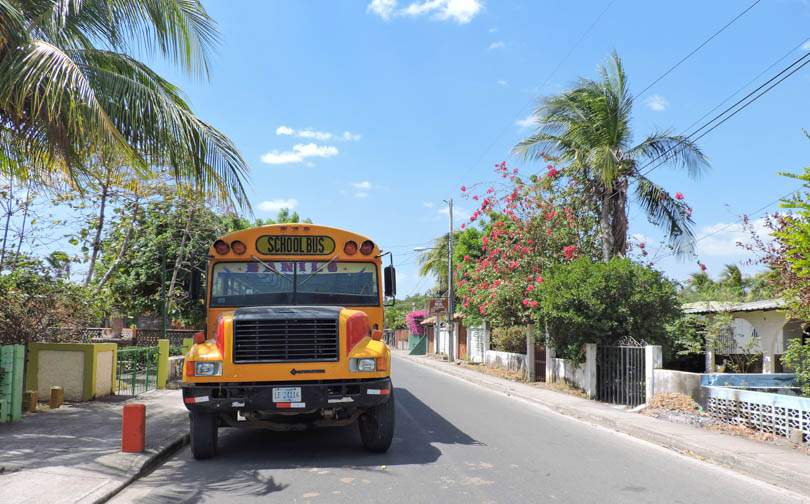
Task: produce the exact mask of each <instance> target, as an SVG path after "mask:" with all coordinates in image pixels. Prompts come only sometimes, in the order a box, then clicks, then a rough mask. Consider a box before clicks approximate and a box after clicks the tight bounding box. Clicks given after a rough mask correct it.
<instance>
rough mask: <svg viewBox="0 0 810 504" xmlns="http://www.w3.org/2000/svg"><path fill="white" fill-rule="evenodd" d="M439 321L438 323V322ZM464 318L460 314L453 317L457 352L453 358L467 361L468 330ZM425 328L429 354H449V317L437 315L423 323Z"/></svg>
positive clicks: (442, 314) (443, 314)
mask: <svg viewBox="0 0 810 504" xmlns="http://www.w3.org/2000/svg"><path fill="white" fill-rule="evenodd" d="M437 320H438V322H437ZM463 320H464V317H463V316H462V315H461V314H460V313H456V314H454V315H453V338H454V339H455V343H456V344H455V351H454V352H453V357H454V358H456V359H467V346H468V345H467V328H466V327H465V326H464V322H463ZM422 325H423V326H425V334H427V337H428V348H427V352H428V353H437V354H445V355H447V354H449V347H450V345H449V339H450V335H449V331H448V327H447V315H446V314H445V313H437V314H436V315H433V316H431V317H428V318H426V319H425V320H423V321H422Z"/></svg>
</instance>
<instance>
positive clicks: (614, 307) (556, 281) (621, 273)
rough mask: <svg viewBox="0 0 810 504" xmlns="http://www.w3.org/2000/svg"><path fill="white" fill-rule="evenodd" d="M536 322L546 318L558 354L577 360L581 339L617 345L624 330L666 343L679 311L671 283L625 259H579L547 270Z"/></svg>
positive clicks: (581, 343)
mask: <svg viewBox="0 0 810 504" xmlns="http://www.w3.org/2000/svg"><path fill="white" fill-rule="evenodd" d="M540 302H541V308H542V309H541V310H539V311H538V312H537V313H536V315H535V319H536V323H537V326H538V327H543V326H544V324H547V327H548V333H549V339H550V341H549V343H550V345H551V346H553V347H554V348H555V349H556V351H557V355H558V356H561V357H564V358H567V359H572V360H576V361H580V360H581V359H582V357H583V352H584V345H585V344H586V343H596V344H598V345H615V344H616V343H617V342H618V341H619V340H620V339H622V338H623V337H625V336H630V337H632V338H634V339H636V340H638V341H642V340H643V341H645V342H647V343H648V344H661V345H667V342H668V339H667V331H666V327H667V325H668V324H670V323H672V322H674V321H675V320H676V319H677V318H678V317H679V316H680V303H679V302H678V300H677V297H676V290H675V285H674V284H673V283H672V282H670V281H669V280H667V279H666V278H664V276H663V275H662V274H661V272H659V271H656V270H653V269H651V268H648V267H645V266H642V265H640V264H637V263H635V262H633V261H631V260H629V259H620V258H614V259H611V260H610V261H609V262H606V263H605V262H593V261H591V260H590V259H586V258H583V259H578V260H576V261H573V262H571V263H567V264H563V265H560V266H558V267H555V268H554V269H552V270H551V271H548V272H547V273H546V275H545V281H544V282H543V284H542V286H541V291H540Z"/></svg>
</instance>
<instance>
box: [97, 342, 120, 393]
mask: <svg viewBox="0 0 810 504" xmlns="http://www.w3.org/2000/svg"><path fill="white" fill-rule="evenodd" d="M113 359H115V352H113V351H112V350H109V351H106V352H99V353H97V354H96V383H95V384H94V388H95V396H96V398H99V397H105V396H108V395H112V393H113V376H112V370H113Z"/></svg>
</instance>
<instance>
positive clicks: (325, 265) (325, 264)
mask: <svg viewBox="0 0 810 504" xmlns="http://www.w3.org/2000/svg"><path fill="white" fill-rule="evenodd" d="M337 258H338V256H335V257H333V258H331V259H329V261H328V262H326V263H324V265H323V266H321V267H320V268H318V269H316V270H315V271H313V272H312V273H310V274H309V275H308V276H307V277H306V278H304V279H303V280H301V281H300V282H298V286H299V287H300V286H302V285H304V284H305V283H307V280H309V279H310V278H312V277H314V276H315V275H317V274H318V273H320V272H321V271H323V270H324V268H326V267H327V266H329V265H330V264H332V263H333V262H335V260H336V259H337Z"/></svg>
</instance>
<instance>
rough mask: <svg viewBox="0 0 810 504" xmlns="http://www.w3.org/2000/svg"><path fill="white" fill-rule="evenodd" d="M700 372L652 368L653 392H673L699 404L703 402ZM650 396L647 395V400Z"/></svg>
mask: <svg viewBox="0 0 810 504" xmlns="http://www.w3.org/2000/svg"><path fill="white" fill-rule="evenodd" d="M702 376H703V374H702V373H687V372H686V371H673V370H671V369H656V370H654V382H653V383H654V386H653V388H654V393H653V395H655V394H664V393H675V394H683V395H687V396H689V397H691V398H692V399H694V400H695V402H697V403H699V404H703V403H704V398H703V392H702V389H701V387H700V378H701V377H702ZM650 399H651V398H650V397H648V398H647V401H649V400H650Z"/></svg>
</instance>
